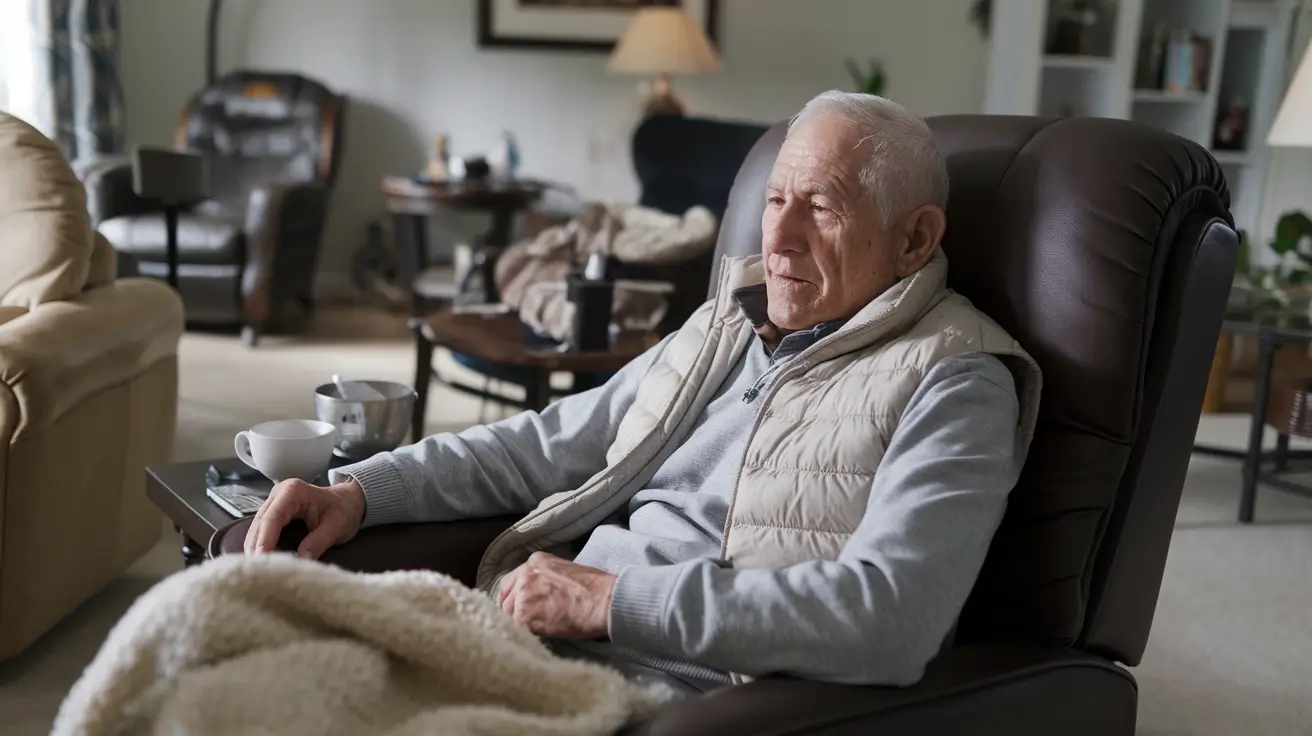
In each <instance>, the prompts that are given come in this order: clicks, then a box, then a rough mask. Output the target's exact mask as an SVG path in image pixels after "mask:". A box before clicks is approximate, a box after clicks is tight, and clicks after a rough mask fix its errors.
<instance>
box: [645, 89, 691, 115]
mask: <svg viewBox="0 0 1312 736" xmlns="http://www.w3.org/2000/svg"><path fill="white" fill-rule="evenodd" d="M642 114H643V116H644V117H649V118H651V117H656V116H657V115H683V114H684V108H683V103H682V102H679V100H678V99H677V98H676V97H675V96H674V95H671V94H664V95H661V94H653V95H652V96H650V97H648V98H647V100H646V102H645V103H643V108H642Z"/></svg>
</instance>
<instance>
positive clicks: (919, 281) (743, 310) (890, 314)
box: [716, 249, 948, 342]
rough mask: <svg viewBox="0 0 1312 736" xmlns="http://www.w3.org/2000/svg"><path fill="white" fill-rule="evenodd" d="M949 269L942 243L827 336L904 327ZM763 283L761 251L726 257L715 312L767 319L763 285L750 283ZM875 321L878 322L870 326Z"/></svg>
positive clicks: (942, 286)
mask: <svg viewBox="0 0 1312 736" xmlns="http://www.w3.org/2000/svg"><path fill="white" fill-rule="evenodd" d="M947 275H948V258H947V256H946V255H944V254H943V251H942V249H940V250H939V251H938V252H936V253H935V254H934V257H933V258H931V259H930V260H929V263H926V264H925V266H924V267H923V268H921V269H920V270H919V271H917V272H915V273H913V274H911V275H910V276H907V277H906V278H904V279H902V280H900V281H898V282H897V283H896V284H893V285H892V286H891V287H889V288H888V289H887V290H885V291H884V293H882V294H880V295H879V296H877V297H875V298H874V300H872V301H871V302H870V303H869V304H867V305H865V306H864V307H862V308H861V309H860V310H858V311H857V313H856V314H854V315H852V317H851V318H849V319H848V320H847V321H846V323H845V324H843V326H842V327H841V328H840V329H838V330H837V331H836V332H835V333H834V334H833V335H831V337H833V338H834V340H839V339H841V338H842V337H843V336H844V335H848V334H850V333H852V332H856V331H861V332H863V333H864V332H865V331H866V330H868V329H876V331H877V333H878V335H886V334H900V333H902V332H905V331H906V330H908V329H910V328H911V326H912V325H914V324H915V323H916V322H917V321H919V320H920V318H921V317H922V316H923V315H924V314H925V312H927V311H929V309H930V308H932V307H933V306H934V305H935V304H938V302H939V300H941V299H942V298H943V294H944V292H945V290H946V288H947ZM764 283H765V260H764V259H763V258H762V257H761V256H759V255H754V256H745V257H741V258H730V257H726V258H725V259H724V262H723V263H722V264H721V269H720V291H719V297H720V300H719V302H720V303H719V304H718V307H717V310H716V311H717V312H718V316H719V317H721V318H729V319H732V318H733V317H734V316H735V314H734V313H735V312H736V313H737V316H740V317H742V318H744V319H746V320H747V321H748V322H750V323H751V324H752V326H753V327H754V328H759V326H760V325H761V324H762V323H764V322H767V321H768V318H767V317H766V316H765V310H766V299H765V294H764V293H763V292H762V291H761V290H758V289H755V288H751V287H755V286H756V285H758V284H764ZM876 324H878V325H879V327H878V328H875V327H874V326H875V325H876ZM876 337H877V336H876ZM844 342H846V340H844Z"/></svg>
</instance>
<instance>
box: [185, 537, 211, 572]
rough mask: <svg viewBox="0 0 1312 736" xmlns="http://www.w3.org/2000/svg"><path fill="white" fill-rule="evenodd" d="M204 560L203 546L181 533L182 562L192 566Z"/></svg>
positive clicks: (186, 565)
mask: <svg viewBox="0 0 1312 736" xmlns="http://www.w3.org/2000/svg"><path fill="white" fill-rule="evenodd" d="M204 561H205V546H204V545H202V544H201V543H200V542H197V541H196V540H194V539H192V538H191V537H189V536H187V535H186V534H183V535H182V564H183V566H184V567H193V566H195V565H199V564H200V563H202V562H204Z"/></svg>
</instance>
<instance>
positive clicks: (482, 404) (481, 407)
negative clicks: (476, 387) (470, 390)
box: [478, 376, 492, 424]
mask: <svg viewBox="0 0 1312 736" xmlns="http://www.w3.org/2000/svg"><path fill="white" fill-rule="evenodd" d="M491 386H492V376H483V393H487V392H488V389H489V388H490V387H491ZM478 423H479V424H487V397H486V396H484V397H483V398H481V399H479V400H478Z"/></svg>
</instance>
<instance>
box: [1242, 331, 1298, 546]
mask: <svg viewBox="0 0 1312 736" xmlns="http://www.w3.org/2000/svg"><path fill="white" fill-rule="evenodd" d="M1275 356H1276V345H1275V343H1274V342H1273V341H1271V340H1268V339H1265V338H1263V339H1262V340H1261V342H1260V345H1259V353H1258V363H1257V382H1256V385H1254V386H1253V409H1252V414H1253V418H1252V424H1251V425H1250V426H1249V428H1248V455H1247V457H1245V458H1244V474H1243V477H1244V483H1243V490H1242V492H1241V493H1240V496H1239V521H1240V522H1243V523H1248V522H1251V521H1252V520H1253V509H1254V507H1255V506H1256V504H1257V478H1258V475H1259V474H1260V473H1261V463H1262V434H1263V432H1264V431H1265V430H1266V404H1267V401H1268V400H1269V398H1270V395H1271V370H1272V368H1273V367H1274V364H1275ZM1286 441H1287V440H1286Z"/></svg>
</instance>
